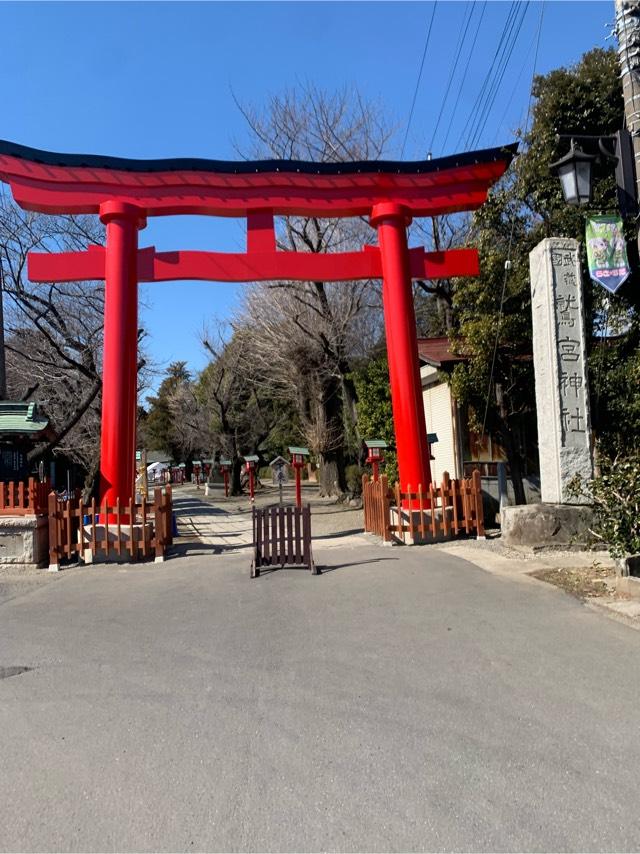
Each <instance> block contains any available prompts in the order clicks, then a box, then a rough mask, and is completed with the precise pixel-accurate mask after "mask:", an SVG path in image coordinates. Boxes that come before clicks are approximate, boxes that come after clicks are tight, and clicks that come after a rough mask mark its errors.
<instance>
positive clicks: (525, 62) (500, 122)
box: [493, 33, 536, 145]
mask: <svg viewBox="0 0 640 854" xmlns="http://www.w3.org/2000/svg"><path fill="white" fill-rule="evenodd" d="M535 43H536V33H534V34H533V38H532V39H531V41H530V43H529V47H528V48H527V52H526V54H525V57H524V61H523V63H522V65H521V66H520V71H519V72H518V76H517V77H516V82H515V83H514V85H513V89H512V90H511V94H510V95H509V98H508V99H507V101H506V104H505V108H504V110H503V111H502V115H501V116H500V119H499V121H498V123H497V124H496V133H495V136H494V137H493V145H495V144H496V142H497V141H498V136H499V134H500V131H501V130H502V125H503V124H504V120H505V118H506V117H507V113H508V112H509V107H510V106H511V102H512V101H513V98H514V96H515V94H516V90H517V89H518V84H519V83H520V79H521V78H522V75H523V74H524V70H525V68H526V67H527V63H528V62H529V57H530V56H531V53H532V51H533V48H534V46H535ZM521 118H522V114H520V115H519V116H518V119H521Z"/></svg>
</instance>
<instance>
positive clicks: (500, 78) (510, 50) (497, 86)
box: [471, 0, 529, 148]
mask: <svg viewBox="0 0 640 854" xmlns="http://www.w3.org/2000/svg"><path fill="white" fill-rule="evenodd" d="M528 9H529V0H527V2H526V3H524V4H523V5H522V14H521V15H520V20H519V21H518V22H517V24H516V25H515V28H514V31H513V36H512V38H511V44H510V46H509V48H508V51H507V52H506V54H505V57H504V60H503V62H502V65H501V68H500V69H499V70H498V74H497V76H496V79H495V81H494V85H493V87H492V89H491V91H490V92H489V98H488V102H487V105H486V107H485V108H484V109H483V110H482V111H481V114H482V117H483V118H482V123H481V126H480V127H479V128H478V130H477V132H476V134H475V136H474V138H473V140H472V142H471V147H472V148H473V147H474V146H475V145H477V144H478V143H479V141H480V139H481V137H482V134H483V133H484V129H485V127H486V124H487V122H488V121H489V116H490V115H491V111H492V110H493V105H494V104H495V101H496V98H497V97H498V92H499V91H500V86H501V85H502V81H503V79H504V75H505V73H506V70H507V68H508V66H509V62H510V61H511V56H512V54H513V51H514V49H515V46H516V44H517V42H518V38H519V36H520V31H521V29H522V24H523V22H524V19H525V17H526V14H527V11H528Z"/></svg>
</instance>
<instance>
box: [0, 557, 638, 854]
mask: <svg viewBox="0 0 640 854" xmlns="http://www.w3.org/2000/svg"><path fill="white" fill-rule="evenodd" d="M427 555H428V556H429V557H428V559H427ZM316 557H317V558H318V559H319V560H318V562H319V563H320V564H321V565H322V564H323V563H325V564H327V563H330V564H331V566H330V567H329V568H330V569H331V570H332V571H327V572H325V573H324V574H323V575H321V576H320V577H312V576H310V575H309V574H307V573H306V572H304V571H299V570H280V571H278V572H275V573H272V574H264V575H263V576H262V577H261V578H260V579H256V580H254V581H251V580H250V578H249V572H248V560H247V557H246V555H237V556H224V555H218V556H198V557H189V558H180V559H175V560H172V561H169V562H167V563H165V564H163V565H150V566H147V567H143V568H140V567H138V568H134V567H129V568H114V567H111V568H105V567H93V568H86V569H78V570H71V571H68V572H67V573H65V574H63V575H61V576H60V580H59V581H57V582H56V583H53V584H44V585H41V586H39V587H34V588H29V589H27V590H24V591H22V593H21V594H20V595H16V596H15V597H14V598H12V599H10V600H8V601H5V602H4V603H3V604H2V605H1V606H0V668H2V667H4V668H11V667H14V668H15V667H30V668H33V669H32V670H29V671H26V672H22V673H16V674H15V675H7V674H8V673H9V671H7V670H5V671H0V676H2V675H4V676H6V678H0V804H1V805H2V806H1V809H0V848H1V849H2V850H4V851H33V850H47V851H50V850H56V851H57V850H60V851H203V850H209V851H316V850H323V851H324V850H330V851H351V850H354V851H422V850H473V851H476V850H482V851H505V850H509V851H514V850H515V851H517V850H530V851H545V850H547V851H592V850H619V851H626V850H638V849H639V848H640V810H639V809H638V794H639V792H638V787H639V784H640V738H639V735H640V732H639V730H640V723H639V722H640V714H639V700H640V688H639V684H640V678H639V677H640V632H636V631H634V630H632V629H630V628H627V627H626V626H624V625H620V624H618V623H615V622H612V621H609V620H608V619H606V618H605V617H602V616H600V615H599V614H597V613H594V612H592V611H590V610H589V609H587V608H585V607H584V606H582V605H581V604H580V603H579V602H577V601H576V600H573V599H571V598H570V597H568V596H566V595H565V594H564V593H562V592H560V591H558V590H556V589H554V588H551V587H547V586H545V585H543V584H541V583H536V582H529V581H526V580H522V579H514V580H509V579H505V578H498V577H496V576H493V575H490V574H487V573H485V572H483V571H482V570H480V569H477V568H475V567H473V566H471V565H470V564H467V563H465V562H464V561H461V560H459V559H457V558H454V557H452V556H450V555H447V554H443V553H437V552H434V551H433V550H431V551H427V550H424V549H402V548H398V549H382V548H374V547H364V548H362V547H360V548H353V549H351V550H348V551H347V550H341V549H332V550H330V551H326V552H325V553H324V554H323V553H322V552H318V553H317V554H316Z"/></svg>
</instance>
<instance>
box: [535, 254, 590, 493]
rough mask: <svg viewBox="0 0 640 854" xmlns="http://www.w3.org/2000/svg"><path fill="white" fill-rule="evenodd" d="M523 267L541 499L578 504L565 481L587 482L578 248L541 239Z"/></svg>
mask: <svg viewBox="0 0 640 854" xmlns="http://www.w3.org/2000/svg"><path fill="white" fill-rule="evenodd" d="M529 266H530V271H531V311H532V315H533V363H534V370H535V381H536V408H537V416H538V449H539V454H540V480H541V493H542V500H543V501H544V502H549V503H556V504H578V503H581V502H580V500H579V499H577V498H576V497H575V496H573V495H570V494H569V491H568V484H569V482H570V481H571V480H572V478H573V477H575V475H577V474H579V475H581V476H582V477H583V478H590V477H593V462H592V454H591V419H590V410H589V386H588V383H587V373H586V371H587V365H586V343H585V332H584V311H583V299H582V276H581V271H580V259H579V243H578V242H577V241H576V240H571V239H567V238H558V237H552V238H547V239H546V240H543V241H541V242H540V243H539V244H538V245H537V246H536V248H535V249H534V250H533V252H531V254H530V256H529Z"/></svg>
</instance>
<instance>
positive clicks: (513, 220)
mask: <svg viewBox="0 0 640 854" xmlns="http://www.w3.org/2000/svg"><path fill="white" fill-rule="evenodd" d="M544 2H545V0H542V3H541V5H540V20H539V21H538V35H537V38H536V52H535V54H534V57H533V68H532V69H531V86H530V87H529V104H528V106H527V117H526V119H525V124H524V132H525V137H526V135H527V133H528V130H529V119H530V118H531V106H532V104H533V81H534V80H535V76H536V68H537V66H538V50H539V48H540V35H541V33H542V21H543V19H544ZM515 224H516V208H515V206H514V208H513V213H512V215H511V233H510V235H509V246H508V248H507V260H506V262H505V265H504V277H503V279H502V293H501V294H500V308H499V310H498V325H497V328H496V338H495V341H494V345H493V356H492V359H491V371H490V372H489V385H488V388H487V400H486V404H485V408H484V418H483V419H482V438H483V439H484V434H485V428H486V425H487V414H488V412H489V397H490V395H491V386H492V385H493V374H494V371H495V366H496V356H497V353H498V342H499V340H500V327H501V326H502V315H503V311H504V296H505V293H506V288H507V278H508V276H509V270H510V269H511V247H512V245H513V232H514V228H515Z"/></svg>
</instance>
